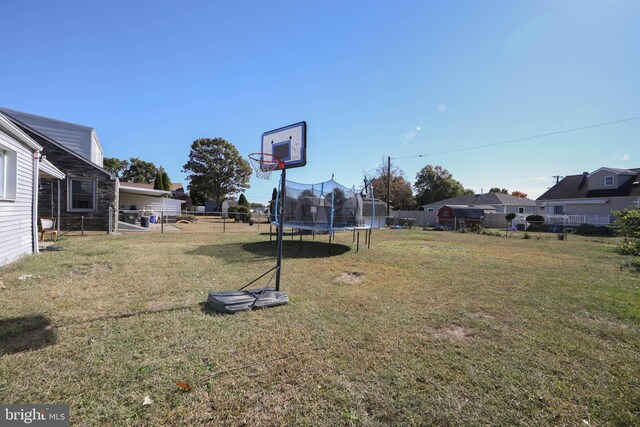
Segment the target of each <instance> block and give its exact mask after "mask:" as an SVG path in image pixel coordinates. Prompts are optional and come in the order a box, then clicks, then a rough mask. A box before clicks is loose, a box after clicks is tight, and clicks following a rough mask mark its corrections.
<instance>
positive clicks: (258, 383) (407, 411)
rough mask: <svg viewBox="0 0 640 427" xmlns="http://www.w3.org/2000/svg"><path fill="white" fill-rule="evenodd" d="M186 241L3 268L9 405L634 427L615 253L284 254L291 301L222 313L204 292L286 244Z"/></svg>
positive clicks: (403, 240) (639, 288) (513, 243)
mask: <svg viewBox="0 0 640 427" xmlns="http://www.w3.org/2000/svg"><path fill="white" fill-rule="evenodd" d="M182 227H183V229H184V231H185V232H183V233H172V234H165V235H160V234H145V235H141V234H129V235H122V236H117V237H113V236H85V237H66V238H63V239H62V240H61V242H60V246H63V247H64V251H62V252H44V253H42V254H40V255H39V256H35V257H29V258H26V259H23V260H21V261H19V262H16V263H14V264H11V265H10V266H8V267H5V268H3V269H1V270H0V279H1V280H2V282H3V286H0V402H2V403H67V404H70V405H71V418H72V422H73V423H74V424H82V425H149V426H156V425H201V424H205V425H206V424H210V425H219V424H224V423H226V424H232V425H235V424H248V425H274V424H276V425H282V424H295V425H331V426H333V425H434V424H435V425H496V424H498V425H545V426H546V425H582V426H584V425H587V423H588V424H590V425H633V424H635V425H638V424H640V335H639V330H640V274H639V273H638V272H637V271H635V270H632V269H630V268H625V267H623V265H624V263H625V258H624V257H621V256H619V255H617V254H615V253H614V252H613V251H612V244H613V241H612V240H609V239H604V238H601V239H597V238H579V237H574V236H570V238H569V240H568V241H565V242H562V241H559V240H557V239H556V238H555V236H554V235H546V236H542V238H540V239H537V238H536V237H537V236H536V235H535V234H534V235H533V236H534V238H533V239H530V240H524V239H521V238H517V237H514V238H508V239H507V238H499V237H495V236H485V235H475V234H460V233H452V232H425V231H421V230H412V231H409V230H384V231H378V232H374V234H373V244H372V248H371V249H369V250H367V249H366V248H364V249H363V248H362V245H361V249H360V252H359V253H356V252H355V245H353V244H352V243H351V234H349V233H344V234H338V235H337V243H338V244H339V245H342V246H334V249H333V251H332V254H331V255H329V253H328V250H327V246H326V242H327V240H328V239H327V237H326V236H317V237H316V240H315V241H312V240H310V237H305V242H304V248H303V251H302V252H301V253H300V252H298V248H299V241H298V240H297V238H296V239H295V240H293V241H292V240H289V239H287V240H286V245H285V261H284V266H283V272H282V275H283V278H282V285H283V290H285V291H286V292H287V293H288V295H289V298H290V300H291V302H290V304H289V305H287V306H284V307H278V308H272V309H265V310H257V311H253V312H248V313H241V314H237V315H215V314H212V313H210V312H208V310H206V308H205V307H204V306H203V304H202V303H203V301H204V300H205V299H206V296H207V293H208V292H210V291H214V290H232V289H234V288H238V287H240V286H242V285H243V284H244V283H246V282H247V281H249V280H250V279H252V278H254V277H256V276H258V275H260V274H261V273H262V272H264V271H266V270H267V269H268V268H270V267H271V266H273V265H274V263H275V261H274V258H273V254H274V253H275V244H274V245H269V243H268V236H267V235H265V234H262V235H261V234H259V233H265V232H266V231H267V230H268V227H266V226H265V227H262V226H261V229H260V230H257V229H255V228H250V227H249V226H247V225H233V226H232V228H233V227H239V228H242V230H244V231H243V232H237V233H234V232H229V233H226V234H221V233H194V232H189V231H194V230H195V228H191V229H190V227H195V225H193V226H189V225H186V226H182ZM200 227H202V225H200ZM515 236H517V233H516V235H515ZM22 275H33V277H30V278H27V279H26V280H19V277H20V276H22ZM338 279H346V280H338ZM177 382H184V383H187V384H188V385H189V386H190V387H191V389H192V390H191V391H187V390H185V389H184V388H181V387H179V386H177V385H176V383H177ZM147 396H149V397H150V398H151V399H152V400H153V403H151V404H150V405H143V400H144V399H145V397H147Z"/></svg>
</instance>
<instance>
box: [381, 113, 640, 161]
mask: <svg viewBox="0 0 640 427" xmlns="http://www.w3.org/2000/svg"><path fill="white" fill-rule="evenodd" d="M638 119H640V116H636V117H630V118H628V119H622V120H614V121H611V122H604V123H597V124H594V125H588V126H581V127H578V128H572V129H564V130H559V131H555V132H548V133H541V134H539V135H532V136H527V137H524V138H518V139H510V140H508V141H502V142H494V143H492V144H484V145H475V146H473V147H465V148H456V149H454V150H446V151H437V152H434V153H427V154H418V155H415V156H406V157H392V158H391V160H398V159H415V158H418V157H425V156H435V155H436V154H447V153H457V152H459V151H468V150H477V149H479V148H487V147H495V146H496V145H504V144H512V143H514V142H520V141H527V140H530V139H536V138H544V137H546V136H551V135H559V134H561V133H568V132H575V131H579V130H585V129H592V128H596V127H600V126H609V125H614V124H617V123H624V122H630V121H631V120H638Z"/></svg>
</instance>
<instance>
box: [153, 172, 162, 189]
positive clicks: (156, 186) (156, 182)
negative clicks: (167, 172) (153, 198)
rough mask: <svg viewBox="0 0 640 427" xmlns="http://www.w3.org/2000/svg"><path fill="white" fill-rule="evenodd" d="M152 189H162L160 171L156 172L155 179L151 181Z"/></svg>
mask: <svg viewBox="0 0 640 427" xmlns="http://www.w3.org/2000/svg"><path fill="white" fill-rule="evenodd" d="M153 189H154V190H164V185H162V172H160V171H158V172H156V179H155V180H154V181H153Z"/></svg>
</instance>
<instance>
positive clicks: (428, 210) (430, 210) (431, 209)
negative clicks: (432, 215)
mask: <svg viewBox="0 0 640 427" xmlns="http://www.w3.org/2000/svg"><path fill="white" fill-rule="evenodd" d="M434 210H435V209H433V208H427V212H433V211H434Z"/></svg>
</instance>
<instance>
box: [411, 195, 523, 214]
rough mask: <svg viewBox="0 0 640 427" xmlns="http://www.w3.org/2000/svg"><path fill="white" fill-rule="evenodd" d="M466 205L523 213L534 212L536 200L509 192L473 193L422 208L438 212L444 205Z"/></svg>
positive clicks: (490, 211) (496, 210) (487, 210)
mask: <svg viewBox="0 0 640 427" xmlns="http://www.w3.org/2000/svg"><path fill="white" fill-rule="evenodd" d="M445 205H446V206H466V207H470V208H478V209H482V210H484V211H485V212H487V213H492V212H495V213H511V212H513V213H523V214H532V213H534V212H535V207H536V202H535V200H531V199H523V198H520V197H516V196H511V195H509V194H502V193H484V194H471V195H465V196H457V197H452V198H450V199H445V200H440V201H437V202H434V203H429V204H428V205H423V206H422V208H423V209H424V210H425V211H427V212H438V211H439V210H440V208H441V207H443V206H445Z"/></svg>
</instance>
